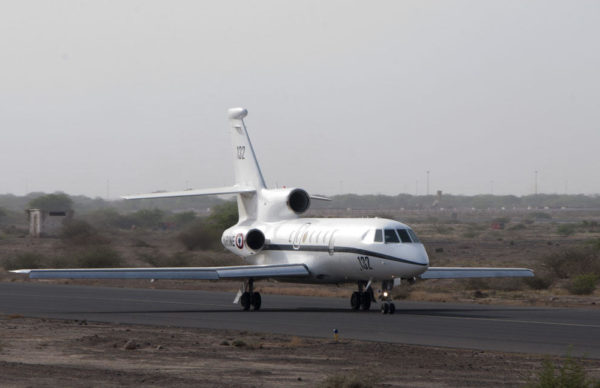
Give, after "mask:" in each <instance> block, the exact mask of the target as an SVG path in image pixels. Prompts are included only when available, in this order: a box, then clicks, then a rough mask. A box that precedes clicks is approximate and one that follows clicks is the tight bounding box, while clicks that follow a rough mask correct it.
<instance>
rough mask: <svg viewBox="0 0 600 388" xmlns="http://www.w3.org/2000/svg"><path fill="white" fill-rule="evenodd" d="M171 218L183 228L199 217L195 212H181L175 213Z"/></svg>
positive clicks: (177, 225)
mask: <svg viewBox="0 0 600 388" xmlns="http://www.w3.org/2000/svg"><path fill="white" fill-rule="evenodd" d="M171 219H172V220H173V223H174V224H175V226H176V227H177V228H181V227H183V226H186V225H189V224H191V223H192V222H194V221H196V220H197V217H196V213H194V212H181V213H175V214H173V215H172V216H171Z"/></svg>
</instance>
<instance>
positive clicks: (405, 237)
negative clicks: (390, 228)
mask: <svg viewBox="0 0 600 388" xmlns="http://www.w3.org/2000/svg"><path fill="white" fill-rule="evenodd" d="M397 231H398V235H399V236H400V240H401V241H402V242H403V243H409V242H412V239H411V238H410V235H409V234H408V230H406V229H397Z"/></svg>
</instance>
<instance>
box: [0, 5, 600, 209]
mask: <svg viewBox="0 0 600 388" xmlns="http://www.w3.org/2000/svg"><path fill="white" fill-rule="evenodd" d="M0 55H1V58H0V59H1V60H0V70H1V71H0V133H1V134H2V138H1V140H0V141H1V145H2V146H1V149H0V193H14V194H24V193H26V192H30V191H46V192H53V191H58V190H61V191H65V192H67V193H69V194H85V195H90V196H102V197H105V196H106V195H107V182H109V185H108V188H109V189H110V197H112V198H115V197H118V196H119V195H124V194H130V193H139V192H148V191H155V190H159V189H163V190H179V189H183V188H186V187H193V188H203V187H211V186H223V185H229V184H231V183H232V180H233V171H232V159H231V155H232V152H231V145H230V142H229V133H228V121H227V115H226V112H227V109H228V108H230V107H234V106H243V107H246V108H248V110H249V112H250V113H249V115H248V118H247V120H246V124H247V126H248V129H249V132H250V136H251V138H252V141H253V143H254V146H255V149H256V152H257V154H258V159H259V162H260V164H261V167H262V170H263V174H264V176H265V179H266V181H267V184H268V185H270V186H275V185H279V186H282V185H287V186H299V187H303V188H305V189H306V190H308V191H309V192H312V193H322V194H329V195H333V194H339V193H340V192H344V193H347V192H353V193H359V194H367V193H383V194H392V195H395V194H397V193H399V192H405V193H412V194H414V193H419V194H424V193H425V191H426V171H427V170H429V171H430V191H431V192H432V193H433V192H434V191H435V190H438V189H441V190H443V191H444V192H448V193H453V194H469V195H471V194H481V193H490V192H491V191H492V189H493V192H494V193H495V194H509V193H510V194H518V195H523V194H530V193H532V192H533V190H534V171H536V170H537V171H539V173H538V179H539V191H540V192H545V193H565V192H568V193H586V194H592V193H600V178H599V174H598V167H599V165H600V1H567V0H565V1H547V0H544V1H522V0H518V1H507V0H502V1H480V0H473V1H446V0H444V1H423V0H417V1H389V2H387V1H386V2H384V1H322V0H317V1H294V2H291V1H280V0H279V1H222V0H220V1H149V0H139V1H123V0H120V1H51V2H50V1H17V0H15V1H3V2H1V3H0Z"/></svg>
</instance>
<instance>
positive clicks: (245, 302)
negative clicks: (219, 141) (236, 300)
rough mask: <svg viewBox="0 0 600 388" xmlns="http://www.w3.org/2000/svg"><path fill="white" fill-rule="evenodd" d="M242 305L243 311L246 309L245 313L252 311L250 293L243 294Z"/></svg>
mask: <svg viewBox="0 0 600 388" xmlns="http://www.w3.org/2000/svg"><path fill="white" fill-rule="evenodd" d="M240 303H241V304H242V309H244V311H248V310H249V309H250V293H249V292H247V291H246V292H244V293H243V294H242V298H241V299H240Z"/></svg>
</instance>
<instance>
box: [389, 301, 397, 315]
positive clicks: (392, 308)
mask: <svg viewBox="0 0 600 388" xmlns="http://www.w3.org/2000/svg"><path fill="white" fill-rule="evenodd" d="M394 312H396V306H395V305H394V304H393V303H390V311H389V313H390V314H393V313H394Z"/></svg>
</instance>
